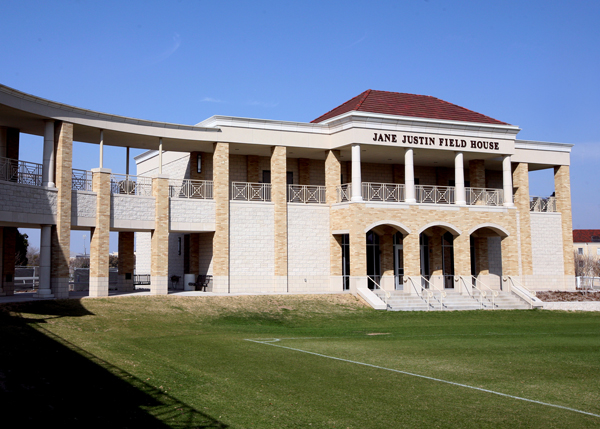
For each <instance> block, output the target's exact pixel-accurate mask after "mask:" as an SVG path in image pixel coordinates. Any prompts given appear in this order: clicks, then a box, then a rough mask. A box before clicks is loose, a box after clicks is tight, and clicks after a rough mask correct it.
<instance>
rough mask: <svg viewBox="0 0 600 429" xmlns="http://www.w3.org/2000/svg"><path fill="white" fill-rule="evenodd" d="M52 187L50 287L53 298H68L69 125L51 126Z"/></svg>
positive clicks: (69, 242) (70, 180)
mask: <svg viewBox="0 0 600 429" xmlns="http://www.w3.org/2000/svg"><path fill="white" fill-rule="evenodd" d="M54 142H55V148H54V155H55V160H56V167H55V169H54V181H55V186H56V188H57V189H58V193H57V206H56V225H55V226H52V240H51V241H52V258H51V259H52V261H51V267H52V268H51V273H52V280H51V287H52V294H53V295H54V297H55V298H58V299H63V298H68V297H69V277H70V276H69V261H70V259H71V192H72V191H71V187H72V186H71V182H72V177H73V171H72V169H71V168H72V163H73V124H70V123H67V122H59V121H57V122H55V123H54Z"/></svg>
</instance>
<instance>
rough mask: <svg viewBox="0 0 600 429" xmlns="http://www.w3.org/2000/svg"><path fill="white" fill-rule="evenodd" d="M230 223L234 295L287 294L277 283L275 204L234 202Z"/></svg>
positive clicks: (230, 269) (231, 277) (231, 208)
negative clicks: (237, 293)
mask: <svg viewBox="0 0 600 429" xmlns="http://www.w3.org/2000/svg"><path fill="white" fill-rule="evenodd" d="M229 222H230V223H229V225H230V236H229V240H230V243H229V246H230V247H229V250H230V261H231V263H230V267H229V274H230V278H229V281H230V289H231V292H232V293H235V292H253V293H256V292H285V291H280V290H276V285H275V281H274V280H275V248H274V246H273V243H274V240H275V235H274V228H273V223H274V209H273V204H270V203H246V202H233V201H232V202H231V203H230V221H229Z"/></svg>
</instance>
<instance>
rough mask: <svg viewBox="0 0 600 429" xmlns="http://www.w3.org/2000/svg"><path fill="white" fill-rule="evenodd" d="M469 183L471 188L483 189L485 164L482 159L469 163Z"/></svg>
mask: <svg viewBox="0 0 600 429" xmlns="http://www.w3.org/2000/svg"><path fill="white" fill-rule="evenodd" d="M469 182H470V185H471V188H485V162H484V161H483V159H472V160H470V161H469Z"/></svg>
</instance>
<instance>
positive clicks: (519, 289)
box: [504, 276, 540, 308]
mask: <svg viewBox="0 0 600 429" xmlns="http://www.w3.org/2000/svg"><path fill="white" fill-rule="evenodd" d="M508 280H510V282H511V286H510V290H511V292H513V291H514V292H515V294H516V295H518V296H519V298H521V299H523V300H524V301H525V302H526V303H528V304H529V308H533V303H534V302H539V301H540V300H539V299H538V298H536V296H535V291H533V290H530V289H527V288H526V287H525V286H523V284H522V283H521V282H520V281H518V280H517V279H515V278H514V277H513V276H506V277H504V281H508Z"/></svg>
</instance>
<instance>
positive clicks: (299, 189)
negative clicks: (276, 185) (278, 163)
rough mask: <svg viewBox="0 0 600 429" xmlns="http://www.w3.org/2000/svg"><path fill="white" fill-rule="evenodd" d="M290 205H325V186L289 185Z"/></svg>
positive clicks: (288, 196)
mask: <svg viewBox="0 0 600 429" xmlns="http://www.w3.org/2000/svg"><path fill="white" fill-rule="evenodd" d="M287 201H288V203H302V204H325V203H326V194H325V186H312V185H288V194H287Z"/></svg>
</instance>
